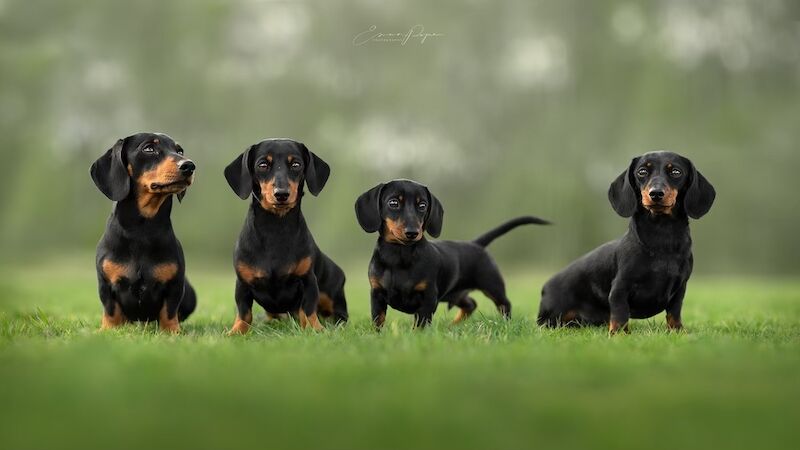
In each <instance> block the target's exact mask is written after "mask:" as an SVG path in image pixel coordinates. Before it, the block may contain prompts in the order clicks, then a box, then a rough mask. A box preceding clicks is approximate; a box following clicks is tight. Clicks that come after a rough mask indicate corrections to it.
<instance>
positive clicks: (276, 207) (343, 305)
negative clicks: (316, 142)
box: [225, 139, 348, 334]
mask: <svg viewBox="0 0 800 450" xmlns="http://www.w3.org/2000/svg"><path fill="white" fill-rule="evenodd" d="M329 175H330V167H329V166H328V164H326V163H325V161H323V160H322V159H321V158H320V157H318V156H317V155H315V154H314V153H312V152H310V151H309V150H308V148H306V146H305V145H304V144H302V143H300V142H296V141H293V140H290V139H267V140H263V141H261V142H259V143H257V144H254V145H252V146H250V147H249V148H247V149H246V150H245V151H244V152H243V153H242V154H241V155H239V156H238V157H237V158H236V159H235V160H233V162H232V163H230V165H228V167H226V168H225V179H226V180H228V184H229V185H230V187H231V189H233V192H235V193H236V195H238V196H239V197H240V198H241V199H243V200H246V199H247V198H248V197H251V196H252V201H251V203H250V209H249V210H248V211H247V217H246V218H245V222H244V227H243V228H242V232H241V234H240V235H239V241H238V242H237V244H236V249H235V251H234V257H233V264H234V269H235V271H236V292H235V298H236V309H237V315H236V320H235V322H234V324H233V328H231V330H230V334H244V333H246V332H247V331H248V330H249V328H250V325H251V323H252V321H253V313H252V308H253V300H255V301H256V302H258V304H259V305H261V306H262V307H263V308H264V309H265V310H266V311H267V315H268V316H269V317H271V318H274V317H277V316H279V315H281V314H283V313H287V312H288V313H291V314H293V315H295V316H296V317H297V319H298V320H299V322H300V325H301V326H302V327H303V328H306V327H308V326H311V327H313V328H314V329H322V324H320V322H319V319H318V316H317V314H318V313H319V315H321V316H323V317H332V318H333V319H334V320H335V321H336V322H341V323H344V322H346V321H347V317H348V316H347V302H346V300H345V296H344V282H345V277H344V272H343V271H342V269H341V268H339V266H337V265H336V264H335V263H334V262H333V261H332V260H331V259H330V258H328V257H327V256H326V255H325V254H324V253H322V252H321V251H320V250H319V248H318V247H317V244H316V243H315V242H314V238H313V237H312V236H311V232H310V231H309V230H308V226H306V221H305V219H304V218H303V213H302V212H301V211H300V202H301V200H302V198H303V187H304V185H306V184H307V185H308V190H309V191H310V192H311V193H312V194H313V195H317V194H319V193H320V191H321V190H322V188H323V187H324V186H325V183H326V182H327V181H328V176H329Z"/></svg>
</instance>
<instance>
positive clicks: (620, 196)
mask: <svg viewBox="0 0 800 450" xmlns="http://www.w3.org/2000/svg"><path fill="white" fill-rule="evenodd" d="M637 161H639V157H636V158H633V159H632V160H631V164H630V165H629V166H628V169H627V170H626V171H624V172H622V174H620V176H618V177H617V179H616V180H614V182H613V183H611V186H609V188H608V201H610V202H611V206H612V207H613V208H614V211H616V212H617V214H619V215H620V216H622V217H630V216H632V215H633V213H635V212H636V208H638V207H639V205H638V200H637V196H636V189H635V188H634V184H635V183H634V181H633V171H634V169H635V168H636V163H637Z"/></svg>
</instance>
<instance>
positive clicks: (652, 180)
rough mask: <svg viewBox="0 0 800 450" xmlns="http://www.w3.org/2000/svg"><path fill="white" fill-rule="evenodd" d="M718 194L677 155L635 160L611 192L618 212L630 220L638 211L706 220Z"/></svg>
mask: <svg viewBox="0 0 800 450" xmlns="http://www.w3.org/2000/svg"><path fill="white" fill-rule="evenodd" d="M715 197H716V192H715V191H714V187H713V186H712V185H711V183H709V182H708V180H706V178H705V177H704V176H703V174H701V173H700V172H699V171H698V170H697V169H696V168H695V167H694V164H693V163H692V162H691V161H690V160H689V159H688V158H685V157H683V156H681V155H678V154H677V153H671V152H650V153H646V154H644V155H642V156H638V157H636V158H633V160H631V163H630V165H629V166H628V169H627V170H626V171H625V172H622V174H621V175H620V176H619V177H617V179H616V180H614V182H613V183H611V186H610V187H609V189H608V199H609V201H610V202H611V206H612V207H613V208H614V210H615V211H616V212H617V214H619V215H620V216H623V217H630V216H632V215H633V214H634V213H635V212H636V211H638V210H640V209H641V210H644V211H646V212H648V213H649V214H651V215H653V216H662V215H665V216H674V215H680V214H686V215H688V216H689V217H691V218H693V219H699V218H700V217H702V216H704V215H705V214H706V213H707V212H708V211H709V210H710V209H711V205H712V204H713V203H714V198H715Z"/></svg>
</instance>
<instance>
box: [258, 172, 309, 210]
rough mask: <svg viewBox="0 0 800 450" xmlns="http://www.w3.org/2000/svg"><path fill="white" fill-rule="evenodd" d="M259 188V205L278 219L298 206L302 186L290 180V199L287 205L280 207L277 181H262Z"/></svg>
mask: <svg viewBox="0 0 800 450" xmlns="http://www.w3.org/2000/svg"><path fill="white" fill-rule="evenodd" d="M259 187H261V201H260V202H259V204H260V205H261V207H262V208H264V209H265V210H266V211H269V212H271V213H272V214H275V215H277V216H278V217H283V216H285V215H286V214H287V213H288V212H289V211H291V210H292V208H294V207H295V206H297V200H298V198H299V187H300V184H299V183H297V182H296V181H291V180H289V199H288V200H287V201H286V203H285V204H281V205H278V204H277V202H278V200H276V199H275V180H267V181H262V182H261V183H259Z"/></svg>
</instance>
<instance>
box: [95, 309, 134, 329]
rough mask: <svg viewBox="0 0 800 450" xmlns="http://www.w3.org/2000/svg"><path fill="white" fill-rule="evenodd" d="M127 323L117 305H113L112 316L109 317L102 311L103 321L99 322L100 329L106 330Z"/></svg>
mask: <svg viewBox="0 0 800 450" xmlns="http://www.w3.org/2000/svg"><path fill="white" fill-rule="evenodd" d="M127 321H128V319H127V318H126V317H125V315H124V314H122V308H120V307H119V304H117V303H114V314H113V315H110V316H109V315H108V314H106V312H105V310H103V319H102V320H101V321H100V329H101V330H108V329H111V328H115V327H118V326H120V325H122V324H124V323H125V322H127Z"/></svg>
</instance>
